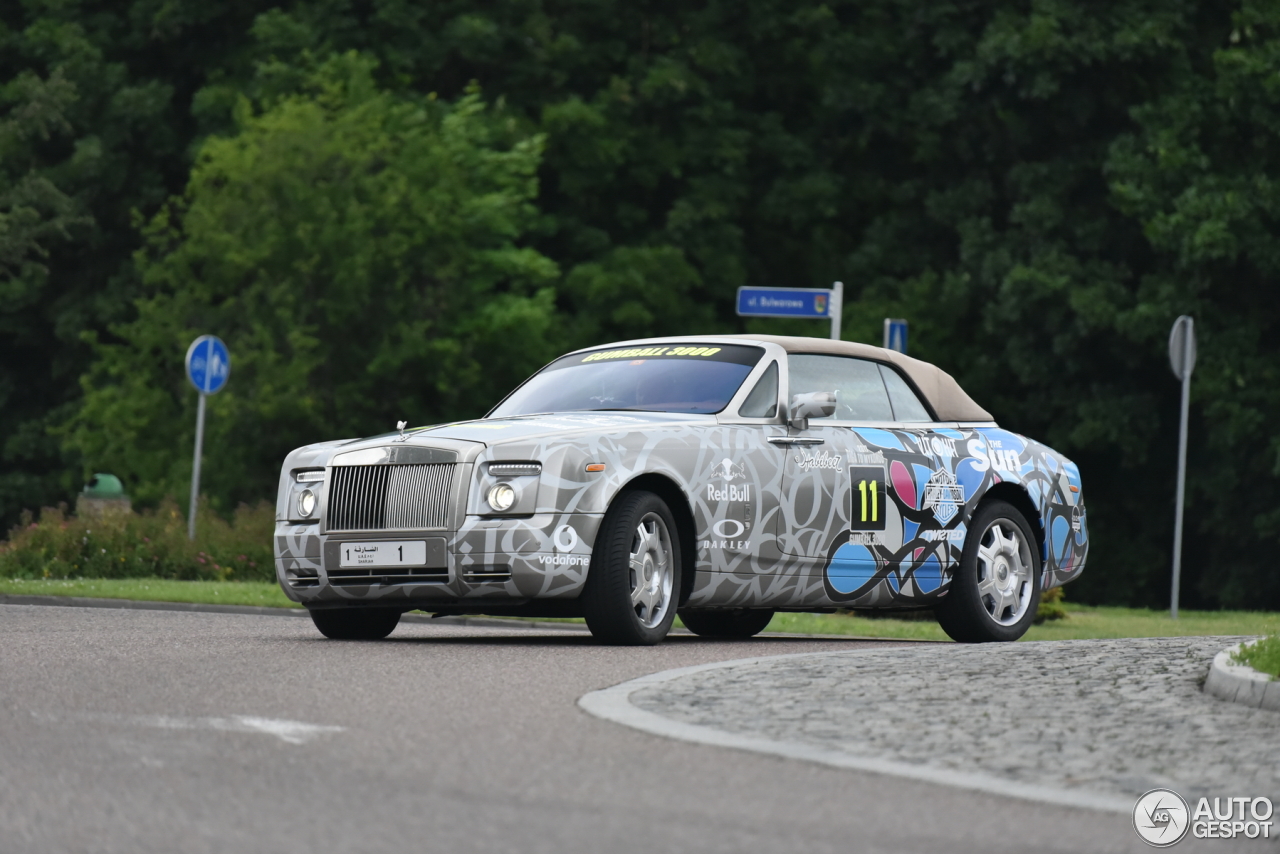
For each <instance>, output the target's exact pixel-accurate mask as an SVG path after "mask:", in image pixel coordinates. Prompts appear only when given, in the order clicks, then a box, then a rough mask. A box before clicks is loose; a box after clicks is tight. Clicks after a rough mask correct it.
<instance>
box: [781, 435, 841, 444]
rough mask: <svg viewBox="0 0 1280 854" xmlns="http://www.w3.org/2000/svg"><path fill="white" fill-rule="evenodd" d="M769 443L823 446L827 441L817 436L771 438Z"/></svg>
mask: <svg viewBox="0 0 1280 854" xmlns="http://www.w3.org/2000/svg"><path fill="white" fill-rule="evenodd" d="M767 441H769V442H771V443H773V444H774V445H821V444H823V443H825V442H826V441H827V440H826V439H819V438H818V437H816V436H770V437H769V438H768V440H767Z"/></svg>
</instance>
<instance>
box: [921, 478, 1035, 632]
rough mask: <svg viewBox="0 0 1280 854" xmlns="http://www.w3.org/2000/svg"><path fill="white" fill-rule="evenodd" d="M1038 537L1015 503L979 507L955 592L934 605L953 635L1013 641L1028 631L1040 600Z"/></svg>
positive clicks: (945, 628) (953, 585) (940, 620)
mask: <svg viewBox="0 0 1280 854" xmlns="http://www.w3.org/2000/svg"><path fill="white" fill-rule="evenodd" d="M1035 542H1036V541H1035V538H1034V537H1033V536H1032V533H1031V526H1030V525H1029V524H1028V523H1027V520H1026V517H1025V516H1023V515H1022V513H1021V512H1019V511H1018V509H1017V508H1016V507H1014V506H1013V505H1012V504H1008V503H1006V502H1004V501H987V502H984V503H983V504H982V505H981V506H980V507H979V508H978V512H977V513H975V514H974V517H973V521H972V523H971V524H970V525H969V536H968V537H967V538H966V539H965V543H964V555H963V557H961V559H960V566H959V568H958V569H957V570H956V574H955V577H954V578H953V579H952V581H951V591H950V593H948V594H947V596H946V598H944V599H943V600H942V601H941V602H940V603H939V605H938V607H937V608H935V609H934V614H935V615H936V616H937V618H938V624H939V625H941V626H942V630H943V631H945V632H946V633H947V634H948V635H949V636H950V637H951V638H952V640H957V641H960V642H961V643H985V642H988V641H1014V640H1017V639H1018V638H1020V637H1022V636H1023V635H1024V634H1026V631H1027V629H1028V628H1029V627H1030V626H1031V621H1032V620H1033V619H1035V616H1036V607H1037V606H1038V605H1039V602H1040V551H1039V549H1037V548H1036V545H1035Z"/></svg>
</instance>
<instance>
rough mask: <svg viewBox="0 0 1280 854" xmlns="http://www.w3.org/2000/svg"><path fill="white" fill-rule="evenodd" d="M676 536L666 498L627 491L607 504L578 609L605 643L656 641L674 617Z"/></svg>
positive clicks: (677, 569)
mask: <svg viewBox="0 0 1280 854" xmlns="http://www.w3.org/2000/svg"><path fill="white" fill-rule="evenodd" d="M679 589H680V539H679V534H678V532H677V531H676V523H675V519H674V518H673V517H672V516H671V510H670V509H669V508H668V507H667V505H666V502H664V501H663V500H662V499H661V498H659V497H658V496H656V495H654V494H653V493H652V492H629V493H624V494H623V495H622V496H620V497H619V498H618V499H617V500H616V501H615V502H614V504H613V506H612V507H610V508H609V512H608V513H607V514H606V515H605V517H604V522H603V523H602V524H601V525H600V534H599V536H598V537H597V538H596V546H595V549H594V550H593V551H592V554H591V568H590V570H588V572H587V583H586V586H585V587H584V588H583V590H582V613H583V616H584V617H586V620H587V628H589V629H591V634H592V635H594V636H595V637H596V639H597V640H600V641H602V642H604V643H612V644H620V645H625V646H645V645H649V644H655V643H660V642H661V641H662V640H663V638H665V637H666V636H667V632H669V631H670V630H671V624H672V622H674V621H675V618H676V609H675V605H676V596H677V595H678V593H677V591H679Z"/></svg>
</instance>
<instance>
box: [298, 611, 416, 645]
mask: <svg viewBox="0 0 1280 854" xmlns="http://www.w3.org/2000/svg"><path fill="white" fill-rule="evenodd" d="M311 622H313V623H315V624H316V628H317V629H319V630H320V634H322V635H324V636H325V637H327V638H332V639H333V640H382V639H383V638H385V637H386V636H387V635H389V634H391V633H392V632H393V631H395V629H396V626H397V625H398V624H399V623H400V609H399V608H326V609H324V610H315V611H312V612H311Z"/></svg>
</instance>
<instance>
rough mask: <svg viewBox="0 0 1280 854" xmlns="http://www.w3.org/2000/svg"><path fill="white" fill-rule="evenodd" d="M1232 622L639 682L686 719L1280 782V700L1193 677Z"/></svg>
mask: <svg viewBox="0 0 1280 854" xmlns="http://www.w3.org/2000/svg"><path fill="white" fill-rule="evenodd" d="M1238 640H1241V639H1240V638H1222V637H1218V638H1161V639H1144V640H1091V641H1053V642H1040V643H1019V644H985V645H981V646H959V645H955V646H951V645H948V646H916V647H910V648H897V649H885V650H875V651H859V652H837V653H817V654H812V655H804V656H795V657H787V658H782V659H775V660H772V661H770V660H765V661H757V662H752V663H743V664H740V665H730V666H727V667H720V668H715V669H711V670H704V671H701V672H697V673H692V674H688V675H686V676H683V677H679V678H676V679H674V680H671V681H669V682H664V683H661V684H658V685H656V686H652V687H647V688H643V689H641V690H639V691H637V692H635V693H633V694H632V695H631V703H632V704H633V705H635V706H636V707H638V708H640V709H643V710H646V711H649V712H653V713H655V714H658V715H662V716H663V717H666V718H668V719H674V720H677V721H680V722H683V723H689V724H696V725H701V726H709V727H714V728H716V729H719V730H722V731H727V732H731V733H735V734H739V735H750V736H755V737H764V738H768V739H773V740H776V741H786V742H792V743H800V744H804V745H809V746H814V747H820V748H822V749H824V750H830V751H839V752H843V753H844V754H847V755H852V756H858V757H864V758H875V759H887V760H893V761H898V762H906V763H912V764H916V765H921V766H927V767H932V768H938V769H947V770H950V771H961V772H968V773H979V774H985V775H990V776H992V777H996V778H1000V779H1004V780H1008V781H1014V782H1021V783H1028V784H1037V785H1042V786H1050V787H1054V788H1057V789H1066V790H1076V791H1082V792H1090V793H1096V794H1101V795H1110V796H1115V797H1122V798H1125V799H1131V798H1134V797H1136V796H1137V795H1138V794H1141V793H1142V792H1145V791H1147V790H1149V789H1152V788H1156V787H1168V788H1172V789H1174V790H1176V791H1178V792H1179V793H1181V794H1182V795H1183V797H1186V798H1188V800H1189V799H1190V798H1191V797H1200V796H1209V797H1213V796H1215V795H1216V796H1228V795H1241V796H1243V795H1251V796H1256V795H1267V796H1270V797H1271V798H1273V799H1278V796H1280V714H1278V713H1276V712H1272V711H1266V710H1261V709H1250V708H1247V707H1245V706H1242V705H1238V704H1236V703H1228V702H1224V701H1222V700H1219V699H1217V698H1216V697H1211V696H1208V695H1206V694H1204V693H1203V692H1202V691H1201V690H1200V686H1201V684H1202V683H1203V681H1204V679H1205V676H1206V674H1207V672H1208V669H1209V663H1210V661H1211V660H1212V658H1213V656H1214V654H1215V653H1217V652H1219V651H1221V650H1222V649H1224V648H1225V647H1227V646H1229V645H1230V644H1232V643H1235V642H1237V641H1238Z"/></svg>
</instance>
